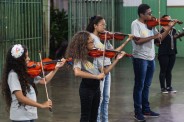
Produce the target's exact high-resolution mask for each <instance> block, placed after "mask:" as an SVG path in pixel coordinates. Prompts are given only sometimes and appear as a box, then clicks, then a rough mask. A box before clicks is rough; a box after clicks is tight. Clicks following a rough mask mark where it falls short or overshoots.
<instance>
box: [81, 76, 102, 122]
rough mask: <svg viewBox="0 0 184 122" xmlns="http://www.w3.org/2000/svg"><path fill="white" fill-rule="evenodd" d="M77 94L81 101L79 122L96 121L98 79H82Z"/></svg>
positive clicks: (98, 98)
mask: <svg viewBox="0 0 184 122" xmlns="http://www.w3.org/2000/svg"><path fill="white" fill-rule="evenodd" d="M90 84H91V85H90ZM79 95H80V102H81V118H80V122H96V121H97V115H98V107H99V103H100V81H99V80H94V79H82V82H81V84H80V88H79Z"/></svg>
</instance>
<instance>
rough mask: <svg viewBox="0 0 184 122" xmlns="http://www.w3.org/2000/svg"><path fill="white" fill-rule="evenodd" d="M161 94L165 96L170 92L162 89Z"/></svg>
mask: <svg viewBox="0 0 184 122" xmlns="http://www.w3.org/2000/svg"><path fill="white" fill-rule="evenodd" d="M161 92H162V93H163V94H167V93H169V92H168V91H167V90H166V88H162V89H161Z"/></svg>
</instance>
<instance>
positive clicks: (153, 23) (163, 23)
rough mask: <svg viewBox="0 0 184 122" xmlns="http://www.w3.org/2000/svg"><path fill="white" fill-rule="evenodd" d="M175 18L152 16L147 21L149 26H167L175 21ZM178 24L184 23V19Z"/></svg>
mask: <svg viewBox="0 0 184 122" xmlns="http://www.w3.org/2000/svg"><path fill="white" fill-rule="evenodd" d="M173 21H174V20H168V19H166V18H161V19H157V18H155V17H152V19H151V20H147V21H146V24H147V26H148V28H152V27H155V26H157V25H159V24H160V25H161V26H167V25H169V23H170V22H173ZM177 23H178V24H183V22H182V21H179V20H178V21H177Z"/></svg>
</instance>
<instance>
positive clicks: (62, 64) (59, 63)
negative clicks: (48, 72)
mask: <svg viewBox="0 0 184 122" xmlns="http://www.w3.org/2000/svg"><path fill="white" fill-rule="evenodd" d="M65 62H66V59H64V58H62V59H61V62H57V64H56V66H55V69H59V68H60V67H63V66H64V64H65Z"/></svg>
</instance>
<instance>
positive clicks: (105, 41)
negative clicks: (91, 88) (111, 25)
mask: <svg viewBox="0 0 184 122" xmlns="http://www.w3.org/2000/svg"><path fill="white" fill-rule="evenodd" d="M106 43H107V31H105V40H104V51H103V62H102V73H104V63H105V49H106Z"/></svg>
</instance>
